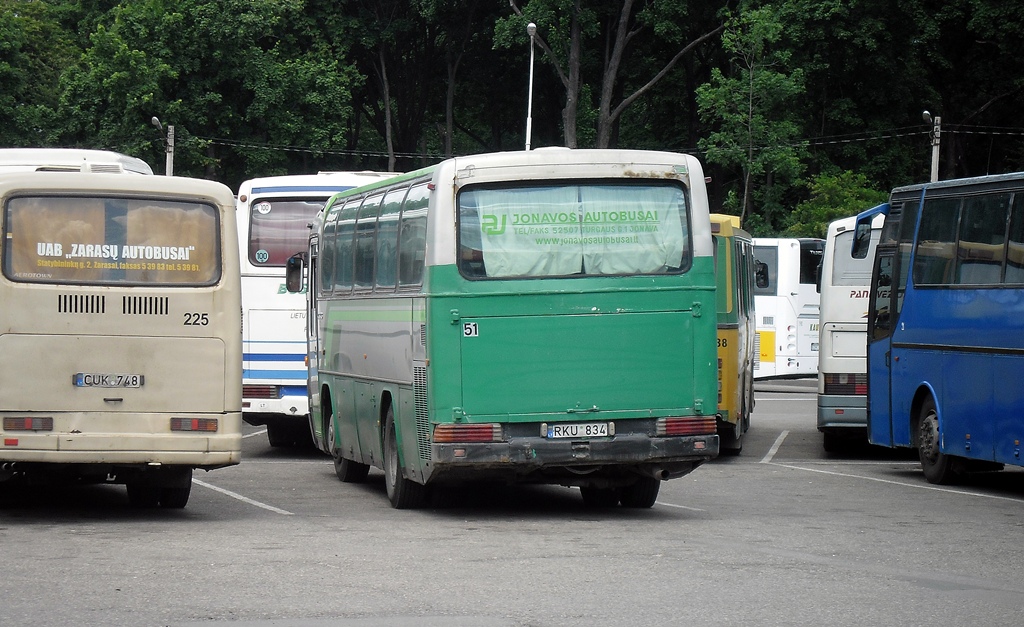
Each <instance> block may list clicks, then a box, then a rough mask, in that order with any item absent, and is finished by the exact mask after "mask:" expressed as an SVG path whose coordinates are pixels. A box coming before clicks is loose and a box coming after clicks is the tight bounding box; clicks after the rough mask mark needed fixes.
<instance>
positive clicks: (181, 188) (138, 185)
mask: <svg viewBox="0 0 1024 627" xmlns="http://www.w3.org/2000/svg"><path fill="white" fill-rule="evenodd" d="M54 190H61V191H70V192H81V193H84V194H105V193H111V192H128V193H132V194H140V195H143V194H150V193H152V194H158V195H160V196H168V197H175V198H178V199H180V200H182V201H186V202H188V201H191V202H208V203H213V204H217V205H225V206H228V207H231V206H233V205H234V197H233V196H232V194H231V190H230V189H228V187H227V186H226V185H224V184H223V183H218V182H217V181H210V180H206V179H195V178H188V177H183V176H152V177H149V176H147V177H134V176H132V177H111V176H104V175H103V174H102V173H98V174H97V173H85V174H77V173H68V172H37V171H33V172H12V173H9V174H4V175H3V176H0V198H3V197H7V196H9V195H11V194H36V193H44V194H45V193H47V192H53V191H54Z"/></svg>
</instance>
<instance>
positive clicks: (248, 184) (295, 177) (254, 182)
mask: <svg viewBox="0 0 1024 627" xmlns="http://www.w3.org/2000/svg"><path fill="white" fill-rule="evenodd" d="M398 174H399V173H397V172H373V171H370V170H362V171H358V172H318V173H316V174H285V175H281V176H261V177H257V178H252V179H249V180H247V181H243V182H242V184H241V185H240V186H239V188H238V196H239V200H240V201H241V202H245V201H246V200H247V199H246V198H243V196H246V195H247V194H296V193H300V192H304V193H317V194H318V195H323V196H324V197H327V196H332V195H334V194H336V193H338V192H341V191H345V190H349V189H352V188H353V187H361V186H363V185H367V184H369V183H373V182H376V181H380V180H384V179H389V178H393V177H395V176H398Z"/></svg>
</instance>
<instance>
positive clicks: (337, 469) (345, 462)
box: [327, 416, 370, 483]
mask: <svg viewBox="0 0 1024 627" xmlns="http://www.w3.org/2000/svg"><path fill="white" fill-rule="evenodd" d="M327 450H329V451H330V452H331V457H332V458H333V459H334V474H336V475H338V479H341V480H342V481H343V482H345V483H362V482H363V481H365V480H366V475H367V474H369V472H370V467H369V466H368V465H366V464H360V463H359V462H355V461H352V460H351V459H345V458H344V457H342V456H341V451H339V450H338V447H337V446H336V445H335V444H334V416H331V417H329V418H328V419H327Z"/></svg>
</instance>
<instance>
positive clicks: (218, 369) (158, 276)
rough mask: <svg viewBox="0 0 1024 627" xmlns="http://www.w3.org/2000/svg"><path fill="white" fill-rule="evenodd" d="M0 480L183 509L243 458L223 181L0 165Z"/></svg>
mask: <svg viewBox="0 0 1024 627" xmlns="http://www.w3.org/2000/svg"><path fill="white" fill-rule="evenodd" d="M0 231H2V234H3V239H2V240H0V241H2V246H0V248H2V276H0V355H3V359H2V360H0V419H2V427H0V438H2V442H3V444H2V447H0V480H15V481H18V480H24V481H32V482H42V483H48V482H54V481H56V482H59V481H75V482H108V483H120V484H126V486H127V489H128V499H129V501H130V503H132V504H133V505H135V506H143V507H150V506H156V505H159V506H162V507H168V508H180V507H184V506H185V505H186V503H187V502H188V498H189V494H190V491H191V485H192V471H193V469H195V468H200V469H204V470H210V469H214V468H220V467H223V466H230V465H233V464H237V463H238V462H239V461H240V457H241V444H242V434H241V420H242V419H241V410H242V397H241V392H242V390H241V378H242V355H241V352H242V341H241V340H242V338H241V287H240V285H239V279H238V250H237V246H238V240H237V236H236V233H235V210H234V199H233V197H232V194H231V190H230V189H228V188H227V187H225V186H224V185H221V184H220V183H215V182H212V181H203V180H196V179H189V178H181V177H157V176H124V175H113V174H85V173H75V174H70V173H56V172H24V173H6V174H0Z"/></svg>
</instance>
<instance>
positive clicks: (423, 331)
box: [420, 324, 427, 346]
mask: <svg viewBox="0 0 1024 627" xmlns="http://www.w3.org/2000/svg"><path fill="white" fill-rule="evenodd" d="M420 345H421V346H426V345H427V325H425V324H421V325H420Z"/></svg>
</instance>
